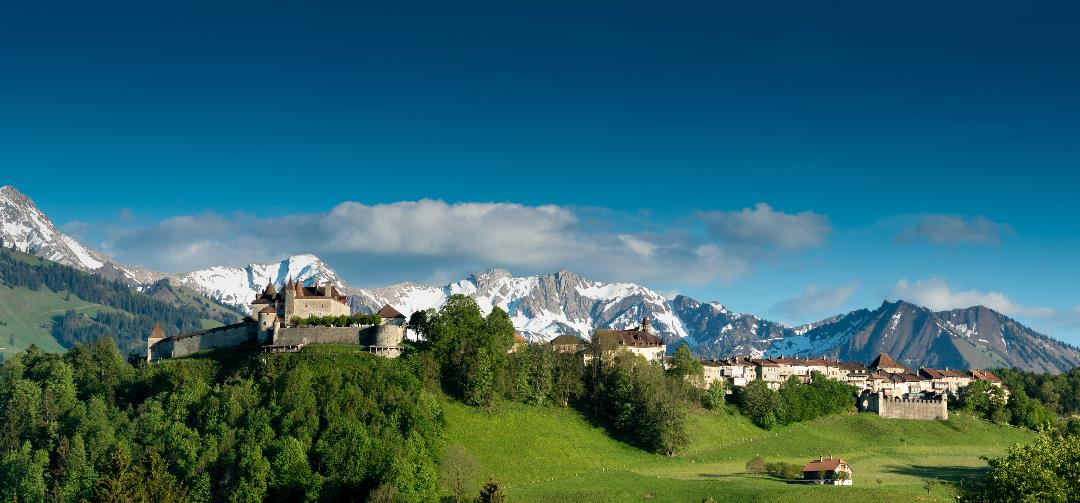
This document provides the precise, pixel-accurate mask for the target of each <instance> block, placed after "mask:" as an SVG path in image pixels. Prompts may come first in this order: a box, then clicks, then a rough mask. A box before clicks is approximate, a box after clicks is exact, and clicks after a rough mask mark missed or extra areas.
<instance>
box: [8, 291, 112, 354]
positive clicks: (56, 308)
mask: <svg viewBox="0 0 1080 503" xmlns="http://www.w3.org/2000/svg"><path fill="white" fill-rule="evenodd" d="M69 298H70V299H71V300H65V293H64V292H59V293H58V292H53V291H52V290H49V289H48V288H41V289H39V290H30V289H29V288H8V287H6V286H0V347H2V348H4V351H3V353H4V356H10V355H13V354H15V353H17V352H19V351H22V350H24V349H26V348H28V347H30V345H31V344H36V345H37V347H39V348H41V349H42V350H44V351H63V350H64V349H63V348H62V347H61V346H60V343H59V342H57V341H56V339H54V338H53V336H52V333H51V330H52V323H53V317H55V316H63V315H64V313H65V312H66V311H67V310H68V309H74V310H75V311H76V312H80V313H85V314H86V315H87V316H96V315H97V313H98V311H99V310H111V308H108V307H105V306H102V305H100V304H92V303H90V302H85V301H83V300H80V299H79V298H78V297H75V296H74V295H71V296H69ZM12 335H14V336H15V338H14V341H15V343H14V344H11V336H12Z"/></svg>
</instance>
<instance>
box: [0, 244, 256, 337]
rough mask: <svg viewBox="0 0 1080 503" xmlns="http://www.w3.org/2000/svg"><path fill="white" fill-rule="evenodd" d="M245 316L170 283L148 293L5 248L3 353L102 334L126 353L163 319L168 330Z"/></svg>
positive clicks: (0, 260)
mask: <svg viewBox="0 0 1080 503" xmlns="http://www.w3.org/2000/svg"><path fill="white" fill-rule="evenodd" d="M239 317H240V315H239V314H238V313H236V312H234V311H231V310H229V309H227V308H225V307H224V306H222V305H221V304H218V303H216V302H214V301H211V300H210V299H207V298H206V297H204V296H202V295H200V294H198V293H195V292H192V291H190V290H187V289H183V288H177V287H173V286H171V285H169V284H168V283H158V284H155V285H152V286H151V287H149V288H148V289H147V291H146V293H142V292H138V291H136V290H134V289H131V288H129V287H127V286H125V285H123V284H120V283H117V282H114V281H110V280H107V279H104V278H101V277H99V276H95V275H92V274H88V273H84V272H82V271H78V270H75V269H73V268H70V267H67V266H62V265H59V264H56V263H54V262H50V261H47V260H43V259H40V258H38V257H34V256H31V255H27V254H25V253H20V252H17V251H14V250H10V249H6V248H0V348H4V349H3V350H2V351H0V355H3V357H5V358H6V357H9V356H11V355H13V354H15V353H17V352H19V351H22V350H24V349H26V348H27V347H29V346H30V345H31V344H33V345H36V346H37V347H39V348H41V349H42V350H44V351H51V352H56V351H62V350H63V349H64V348H66V347H70V346H71V345H72V344H74V343H75V342H90V341H93V340H95V339H97V338H98V337H101V336H103V335H111V336H113V337H114V338H116V340H117V342H118V344H119V345H120V347H121V349H122V350H123V351H125V352H127V351H131V350H136V349H138V347H139V344H141V343H142V339H143V338H144V337H145V336H146V334H147V333H149V331H150V329H152V328H153V326H154V324H155V323H157V322H159V321H160V322H161V323H162V326H163V328H164V329H165V331H166V333H168V334H170V335H176V334H179V333H181V332H185V331H191V330H199V329H203V328H211V327H214V326H220V325H222V324H225V323H232V322H235V321H237V320H238V319H239Z"/></svg>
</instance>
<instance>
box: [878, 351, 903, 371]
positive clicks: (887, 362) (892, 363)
mask: <svg viewBox="0 0 1080 503" xmlns="http://www.w3.org/2000/svg"><path fill="white" fill-rule="evenodd" d="M882 367H884V368H901V369H902V368H904V366H903V365H900V364H899V363H896V360H893V359H892V358H889V355H887V354H885V353H881V354H879V355H878V356H877V358H874V361H873V362H870V368H882Z"/></svg>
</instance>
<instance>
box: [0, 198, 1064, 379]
mask: <svg viewBox="0 0 1080 503" xmlns="http://www.w3.org/2000/svg"><path fill="white" fill-rule="evenodd" d="M0 243H2V244H3V246H6V247H9V248H15V249H17V250H19V251H23V252H27V253H31V254H34V255H37V256H39V257H42V258H45V259H47V260H51V261H54V262H59V263H61V264H65V265H70V266H72V267H75V268H78V269H82V270H84V271H90V272H93V273H95V274H99V275H102V276H105V277H107V278H110V279H116V280H120V281H124V282H126V283H128V284H130V285H132V286H133V287H136V288H139V289H148V288H150V287H151V285H152V284H154V283H155V282H157V281H160V280H162V279H168V280H169V281H170V282H171V283H174V284H178V285H180V286H184V287H188V288H190V289H193V290H195V291H196V292H199V293H201V294H203V295H205V296H206V297H209V298H211V299H214V300H217V301H219V302H221V303H222V304H225V305H227V306H231V307H233V308H235V309H237V310H238V311H241V312H250V305H251V301H252V300H253V299H254V298H255V296H256V295H258V293H259V292H261V291H262V290H263V288H265V287H266V284H267V283H273V284H274V285H276V286H280V285H282V284H284V283H285V282H286V281H287V280H288V279H289V278H292V279H293V280H294V281H301V282H303V283H304V284H305V285H309V286H311V285H314V284H316V283H317V284H326V283H327V282H329V283H332V284H333V285H334V286H335V287H336V288H338V289H340V290H341V291H342V292H344V293H346V294H349V295H350V304H351V307H352V309H353V310H354V311H372V312H374V311H375V310H377V309H378V308H380V307H381V306H382V305H383V304H390V305H392V306H394V307H396V308H397V309H398V310H400V311H401V312H402V313H404V314H406V315H409V314H411V313H413V312H415V311H419V310H423V309H429V308H437V307H439V306H441V305H442V304H443V303H444V302H445V301H446V298H447V297H448V296H450V295H453V294H459V293H460V294H465V295H469V296H472V297H473V298H475V299H476V300H477V302H478V304H479V305H480V307H481V308H482V309H483V310H484V311H485V312H488V311H490V310H491V309H492V308H493V307H495V306H498V307H500V308H502V309H504V310H506V311H507V312H508V313H509V314H510V316H511V318H512V319H513V322H514V325H515V327H516V328H517V329H518V330H519V331H521V332H522V333H523V334H524V335H525V336H526V337H528V338H530V339H532V340H549V339H551V338H553V337H555V336H557V335H560V334H576V335H578V336H581V337H588V336H589V335H590V334H591V333H592V332H593V330H595V329H596V328H629V327H634V326H637V325H638V324H639V323H640V320H641V318H642V317H643V316H645V315H648V316H649V317H650V319H651V327H652V329H653V330H654V331H655V332H656V333H658V334H660V335H661V336H662V337H663V338H664V340H665V341H667V342H668V343H669V345H672V347H674V346H673V343H676V342H679V341H682V342H686V343H687V344H689V345H690V346H691V348H693V350H694V351H695V353H697V354H698V355H699V356H703V357H717V356H727V355H732V354H739V355H751V356H761V355H781V354H783V355H789V356H790V355H804V356H821V355H825V356H830V357H838V358H841V359H845V360H854V361H864V362H865V361H869V360H870V359H872V358H873V357H874V356H876V355H877V353H879V352H887V353H889V354H890V355H892V356H893V357H894V358H895V359H896V360H897V361H899V362H900V363H903V364H905V365H911V366H919V365H925V366H954V367H981V368H992V367H995V366H1001V365H1010V366H1016V367H1019V368H1023V369H1027V370H1035V371H1051V372H1060V371H1066V370H1069V369H1071V368H1073V367H1075V366H1077V365H1078V364H1080V350H1078V349H1077V348H1075V347H1073V346H1070V345H1067V344H1064V343H1061V342H1059V341H1056V340H1054V339H1051V338H1049V337H1047V336H1045V335H1042V334H1039V333H1037V332H1035V331H1033V330H1031V329H1030V328H1027V327H1025V326H1024V325H1022V324H1020V323H1018V322H1017V321H1015V320H1013V319H1011V318H1008V317H1006V316H1004V315H1002V314H1000V313H997V312H995V311H993V310H990V309H987V308H985V307H972V308H968V309H957V310H953V311H945V312H932V311H930V310H928V309H926V308H923V307H919V306H916V305H913V304H909V303H906V302H886V303H884V304H882V305H881V307H879V308H878V309H876V310H873V311H871V310H868V309H862V310H858V311H853V312H850V313H847V314H842V315H837V316H833V317H831V318H827V319H824V320H821V321H818V322H815V323H811V324H807V325H803V326H799V327H785V326H783V325H781V324H779V323H775V322H772V321H769V320H766V319H762V318H759V317H757V316H754V315H751V314H742V313H736V312H733V311H730V310H729V309H727V308H726V307H725V306H723V305H721V304H719V303H717V302H700V301H698V300H695V299H692V298H689V297H686V296H677V297H675V298H674V299H667V298H665V297H664V296H663V295H661V294H660V293H658V292H655V291H653V290H650V289H648V288H646V287H643V286H640V285H636V284H633V283H603V282H597V281H592V280H589V279H586V278H582V277H580V276H578V275H576V274H574V273H572V272H569V271H560V272H558V273H555V274H548V275H535V276H524V277H515V276H513V275H511V274H510V273H509V272H508V271H505V270H502V269H492V270H488V271H485V272H481V273H476V274H472V275H469V276H468V277H466V278H465V279H463V280H461V281H457V282H454V283H450V284H448V285H443V286H427V285H419V284H415V283H401V284H398V285H393V286H388V287H385V288H374V289H352V288H349V287H348V286H347V285H346V284H345V282H344V281H343V280H342V279H341V278H340V277H339V276H338V275H337V273H335V272H334V270H333V269H331V268H330V267H329V266H327V265H326V264H325V263H323V262H322V261H321V260H320V259H319V258H318V257H316V256H314V255H294V256H291V257H288V258H286V259H284V260H282V261H280V262H273V263H266V264H251V265H248V266H246V267H226V266H219V267H209V268H206V269H200V270H198V271H192V272H186V273H164V272H159V271H154V270H151V269H146V268H142V267H137V266H129V265H124V264H118V263H116V262H113V261H111V260H110V259H109V258H108V257H106V256H105V255H103V254H101V253H99V252H97V251H95V250H93V249H91V248H90V247H87V246H84V245H82V244H80V243H79V242H78V241H76V240H75V239H72V238H71V237H70V236H67V235H65V234H63V233H61V232H60V231H59V230H58V229H57V228H56V226H55V225H53V223H52V221H51V220H50V219H49V218H48V216H46V215H45V214H44V213H43V212H42V211H41V210H39V209H38V208H37V207H36V206H35V205H34V202H33V201H32V200H30V198H28V197H26V196H25V195H23V194H22V193H20V192H19V191H18V190H16V189H15V188H14V187H11V186H5V187H2V188H0Z"/></svg>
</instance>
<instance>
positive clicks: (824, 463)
mask: <svg viewBox="0 0 1080 503" xmlns="http://www.w3.org/2000/svg"><path fill="white" fill-rule="evenodd" d="M802 472H803V482H806V483H810V484H825V485H834V486H850V485H851V466H848V464H847V461H844V460H843V459H840V458H836V459H833V457H832V455H831V454H830V455H829V459H825V457H824V456H819V457H818V458H817V459H814V460H811V461H810V462H809V463H807V464H806V466H803V469H802Z"/></svg>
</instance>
